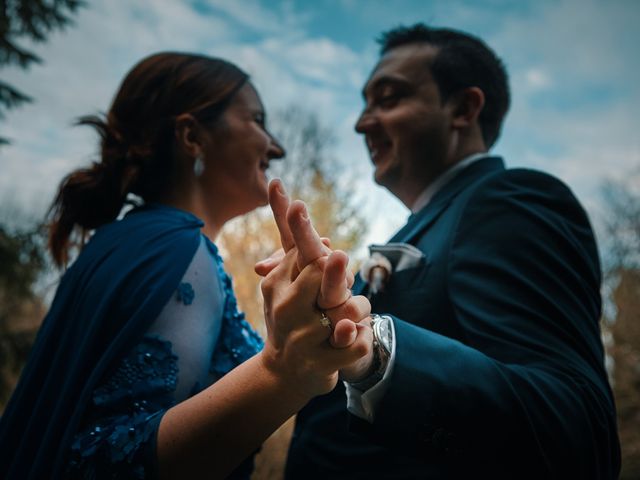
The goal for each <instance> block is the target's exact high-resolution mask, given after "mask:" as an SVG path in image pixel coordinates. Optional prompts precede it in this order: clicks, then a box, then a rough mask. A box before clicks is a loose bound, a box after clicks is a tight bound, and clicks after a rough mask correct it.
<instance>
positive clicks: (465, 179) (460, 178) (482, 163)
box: [389, 157, 504, 243]
mask: <svg viewBox="0 0 640 480" xmlns="http://www.w3.org/2000/svg"><path fill="white" fill-rule="evenodd" d="M499 170H504V162H503V161H502V159H501V158H499V157H486V158H483V159H481V160H478V161H477V162H475V163H473V164H471V165H470V166H469V167H467V168H465V169H464V170H463V171H462V172H460V173H459V174H458V175H456V176H455V177H454V178H453V179H452V180H451V181H450V182H449V183H447V184H446V185H445V186H444V187H442V189H441V190H440V191H439V192H438V193H436V195H435V196H434V197H433V199H432V200H431V201H430V202H429V203H428V204H427V205H426V206H425V207H424V208H423V209H422V210H420V211H419V212H418V213H416V214H414V215H412V216H411V217H410V218H409V221H408V222H407V224H406V225H405V226H404V227H402V228H401V229H400V230H399V231H398V232H397V233H396V234H395V235H394V236H393V237H391V239H390V240H389V242H402V243H412V242H413V241H414V240H415V238H416V237H418V236H420V235H421V234H422V232H424V231H425V230H426V229H427V228H429V226H430V225H431V224H432V223H433V222H435V220H436V219H437V218H438V217H439V216H440V214H441V213H442V212H443V211H444V210H445V209H446V208H447V207H448V206H449V204H450V203H451V201H452V200H453V199H454V198H455V197H456V196H457V195H458V193H460V192H461V191H462V190H464V188H465V187H467V186H468V185H469V184H470V183H473V182H474V181H475V180H476V179H478V178H479V177H483V176H485V175H487V174H489V173H492V172H494V171H499Z"/></svg>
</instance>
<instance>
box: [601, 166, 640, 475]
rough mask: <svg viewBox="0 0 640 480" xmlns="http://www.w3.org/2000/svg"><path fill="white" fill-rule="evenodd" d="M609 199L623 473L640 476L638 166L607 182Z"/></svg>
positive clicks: (607, 260)
mask: <svg viewBox="0 0 640 480" xmlns="http://www.w3.org/2000/svg"><path fill="white" fill-rule="evenodd" d="M604 198H605V200H606V204H607V221H606V234H607V235H606V237H605V238H606V242H605V244H604V246H605V248H604V253H603V259H604V264H605V277H606V279H607V280H606V282H607V283H608V284H609V285H612V286H613V287H612V288H610V290H611V292H612V293H611V300H612V302H613V304H614V305H615V310H616V313H615V318H614V319H613V321H610V322H609V325H608V329H609V330H610V333H611V336H612V341H611V342H610V345H609V346H608V354H609V355H610V356H611V358H612V359H613V376H612V381H613V382H612V383H613V391H614V395H615V398H616V407H617V414H618V428H619V434H620V442H621V446H622V471H621V474H620V478H621V479H622V480H625V479H629V480H631V479H636V478H640V403H639V402H638V399H640V171H636V172H632V173H631V174H630V175H627V176H626V177H625V179H624V180H619V181H613V180H610V181H608V182H606V183H605V186H604Z"/></svg>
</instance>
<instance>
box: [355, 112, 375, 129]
mask: <svg viewBox="0 0 640 480" xmlns="http://www.w3.org/2000/svg"><path fill="white" fill-rule="evenodd" d="M376 122H377V120H376V119H375V116H374V115H372V114H371V113H370V112H367V111H364V112H362V114H360V117H359V118H358V121H357V122H356V125H355V129H356V132H358V133H360V134H364V133H367V132H369V131H371V129H372V128H373V127H374V126H375V124H376Z"/></svg>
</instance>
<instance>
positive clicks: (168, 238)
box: [0, 205, 262, 478]
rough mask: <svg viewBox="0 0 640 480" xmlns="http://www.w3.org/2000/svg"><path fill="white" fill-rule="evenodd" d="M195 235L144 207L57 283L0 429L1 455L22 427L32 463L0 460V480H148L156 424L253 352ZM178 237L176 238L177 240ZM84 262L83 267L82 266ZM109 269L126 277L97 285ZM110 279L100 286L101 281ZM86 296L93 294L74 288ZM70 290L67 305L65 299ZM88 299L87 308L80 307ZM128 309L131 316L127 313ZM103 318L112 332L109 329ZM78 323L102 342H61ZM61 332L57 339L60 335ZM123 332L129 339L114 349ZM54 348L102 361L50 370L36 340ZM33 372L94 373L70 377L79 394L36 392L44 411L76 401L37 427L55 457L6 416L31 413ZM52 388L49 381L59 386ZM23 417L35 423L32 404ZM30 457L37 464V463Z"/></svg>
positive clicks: (175, 216) (210, 248)
mask: <svg viewBox="0 0 640 480" xmlns="http://www.w3.org/2000/svg"><path fill="white" fill-rule="evenodd" d="M201 225H202V223H201V222H200V221H199V220H197V219H196V218H195V217H193V216H192V215H190V214H188V213H186V212H183V211H180V210H177V209H173V208H171V207H166V206H160V205H151V206H146V207H142V208H140V209H136V210H134V211H132V212H131V213H129V214H128V215H127V216H126V217H125V218H124V219H123V220H121V221H119V222H114V223H113V224H110V225H108V226H105V227H102V228H101V229H99V230H98V231H97V232H96V234H95V235H94V237H93V238H92V240H91V241H90V242H89V244H88V245H87V246H86V247H85V249H84V250H83V252H82V254H81V255H80V257H79V258H78V261H77V262H76V263H75V264H74V265H73V266H72V267H71V268H70V269H69V271H68V272H67V273H66V274H65V276H64V278H63V281H62V282H61V285H60V287H59V290H58V292H57V294H56V299H55V300H54V303H53V305H52V309H51V312H50V313H49V314H48V315H47V318H46V319H45V322H44V323H43V328H42V329H41V330H42V331H41V333H39V336H38V339H37V340H36V345H35V346H34V354H35V355H32V358H31V359H30V361H29V364H28V365H27V368H25V375H23V377H25V378H23V379H21V381H20V384H19V386H18V388H17V389H16V394H14V398H12V400H11V402H10V404H9V406H8V407H7V411H6V412H5V415H4V416H3V418H2V423H0V447H1V448H2V450H5V441H8V440H9V435H8V433H9V432H10V431H13V434H14V435H18V436H20V435H21V434H20V433H19V429H17V428H16V424H22V426H23V427H24V428H25V430H26V433H25V434H24V438H22V439H20V438H18V439H17V440H18V442H17V443H18V444H19V445H20V447H19V448H18V450H17V453H18V455H17V457H18V458H24V459H27V458H29V456H30V455H31V456H32V458H33V457H35V460H36V461H35V465H25V464H24V463H23V462H21V461H12V460H11V459H9V458H8V457H7V456H6V455H4V454H0V455H3V456H2V457H0V460H2V462H0V467H1V469H0V474H3V475H2V478H38V476H39V475H40V474H41V473H43V472H45V471H47V469H49V470H48V471H49V472H52V471H53V472H55V474H54V475H53V476H54V477H55V476H60V475H63V476H64V477H65V478H153V477H155V476H157V471H156V468H157V459H156V454H155V451H156V444H155V440H156V434H157V430H158V426H159V423H160V420H161V418H162V416H163V414H164V413H165V412H166V411H167V410H168V409H169V408H171V407H172V406H173V405H175V404H177V403H179V402H181V401H183V400H185V399H187V398H189V397H190V396H192V395H194V394H196V393H198V392H199V391H201V390H202V389H204V388H206V387H207V386H209V385H211V384H212V383H213V382H215V381H216V380H217V379H219V378H220V377H221V376H223V375H224V374H226V373H227V372H229V371H230V370H231V369H233V368H234V367H235V366H237V365H239V364H240V363H242V362H243V361H245V360H247V359H248V358H250V357H251V356H253V355H254V354H256V353H257V352H258V351H259V350H260V349H261V348H262V340H261V339H260V337H259V336H258V335H257V334H256V333H255V332H254V331H253V330H252V328H251V327H250V325H249V324H248V323H247V322H246V321H245V319H244V315H243V314H242V313H240V312H238V309H237V304H236V299H235V296H234V294H233V289H232V284H231V279H230V277H229V276H228V275H227V274H226V273H225V271H224V269H223V266H222V259H221V258H220V255H219V254H218V250H217V248H216V246H215V245H214V244H213V243H211V242H210V241H209V240H208V239H207V238H206V237H204V236H203V235H201V234H200V233H199V228H200V226H201ZM177 231H181V232H182V233H180V234H178V235H176V234H175V232H177ZM112 242H115V244H114V243H112ZM134 245H135V246H134ZM142 247H146V249H145V251H147V252H148V251H149V250H152V251H153V250H157V252H156V254H153V255H151V257H146V256H143V258H140V255H139V252H140V249H141V248H142ZM194 247H195V252H194ZM182 249H186V250H187V254H184V253H183V252H182ZM127 250H131V251H130V252H129V253H127ZM136 252H138V253H136ZM188 252H190V258H189V255H188ZM166 255H169V256H170V257H171V258H172V259H173V261H170V262H167V261H166V258H165V259H164V260H163V261H162V262H161V263H163V264H164V266H165V267H167V270H168V271H164V272H163V271H162V270H161V269H159V268H157V265H156V263H157V260H158V258H159V257H160V256H166ZM86 257H91V258H92V261H88V262H87V261H85V258H86ZM94 257H97V260H96V258H94ZM152 259H156V262H153V261H152ZM187 260H188V261H187ZM174 262H177V263H178V265H174ZM114 263H115V265H120V266H121V268H122V270H124V272H125V274H120V275H116V276H115V277H111V276H110V275H108V273H113V269H112V267H113V264H114ZM105 265H107V266H109V267H108V268H107V270H108V272H106V273H105V272H103V271H102V270H104V268H105ZM152 265H153V267H152ZM169 265H171V267H169ZM68 277H71V278H68ZM95 277H98V278H99V279H100V280H102V281H103V282H102V284H101V283H100V282H98V281H96V278H95ZM131 277H133V279H132V278H131ZM109 278H111V280H110V281H109V282H104V280H108V279H109ZM136 280H142V281H143V282H144V284H139V283H138V282H136ZM85 285H90V286H92V287H93V288H83V287H84V286H85ZM170 287H172V288H170ZM96 288H97V289H98V292H99V294H96ZM130 290H133V292H132V291H130ZM74 291H75V292H76V293H75V294H70V293H69V292H74ZM158 291H161V292H166V293H164V295H163V294H161V293H158ZM87 295H88V296H89V297H90V298H83V297H86V296H87ZM60 297H63V299H64V301H63V299H61V298H60ZM148 297H153V299H154V301H155V303H156V306H155V307H153V308H152V307H151V306H150V305H149V306H147V307H146V308H145V305H147V304H148V303H149V302H146V301H145V299H148ZM61 302H62V303H64V304H65V305H64V308H62V307H61V306H60V303H61ZM136 303H138V304H139V305H141V307H138V308H136V306H135V304H136ZM70 310H71V311H74V313H76V315H73V316H72V318H74V319H75V321H74V323H73V324H71V322H69V321H68V320H64V319H65V318H66V319H68V318H70V316H69V311H70ZM141 310H142V311H143V313H142V314H141ZM61 311H62V312H65V313H64V314H61V313H60V312H61ZM83 313H84V314H83ZM127 316H128V317H129V318H124V317H127ZM98 317H101V318H98ZM114 318H116V319H117V320H118V321H117V322H115V323H118V324H120V325H121V328H120V329H115V328H111V325H110V324H111V323H112V322H113V320H114ZM78 319H80V320H81V321H80V322H78ZM85 319H87V320H86V323H85V325H84V326H85V328H88V329H89V330H90V331H96V332H100V333H101V334H105V333H107V332H109V333H110V337H106V338H102V339H101V335H91V334H89V335H86V334H81V335H80V338H79V339H78V338H75V340H79V341H69V338H67V337H69V336H71V337H77V336H78V335H79V331H83V330H84V329H83V328H78V327H77V324H78V323H80V324H81V325H82V323H83V321H84V320H85ZM52 323H53V324H55V325H53V327H52V325H51V324H52ZM65 324H66V325H65ZM52 329H53V330H55V331H56V332H58V333H57V335H56V336H55V337H54V336H52V335H51V332H50V331H49V330H52ZM60 330H63V331H64V332H63V333H62V334H61V333H60V332H59V331H60ZM123 330H124V331H125V332H126V333H127V335H126V336H128V337H129V338H123V337H124V335H123ZM41 337H42V338H41ZM60 337H64V339H63V340H64V341H63V342H62V344H65V343H66V344H70V345H75V346H76V348H77V349H78V350H80V351H83V350H93V349H94V348H97V349H98V350H99V351H100V352H101V353H99V354H98V355H95V354H89V355H84V354H82V353H80V354H76V355H72V356H71V357H69V358H65V361H64V362H60V361H56V360H57V359H56V358H54V359H53V362H51V358H47V355H42V354H40V355H39V353H41V351H42V350H46V346H45V345H43V342H44V341H47V339H48V340H49V341H51V340H52V339H53V338H57V339H60ZM86 337H89V338H86ZM109 338H110V339H111V340H109ZM116 345H117V347H116ZM47 352H48V353H51V352H54V356H55V355H57V354H58V353H59V352H55V351H52V350H47ZM34 362H40V363H42V362H45V363H52V367H51V368H50V370H52V369H54V368H55V369H59V368H61V367H62V368H65V370H66V371H72V372H73V371H75V369H76V367H77V366H76V365H74V363H75V362H89V363H93V371H88V372H87V373H85V374H84V375H82V376H81V378H79V376H78V375H75V376H74V375H72V376H71V377H72V379H76V381H80V382H83V386H80V385H75V386H74V385H71V388H67V389H65V388H64V387H63V388H61V390H62V391H61V392H60V393H58V394H57V395H56V394H54V393H53V392H48V391H46V388H45V389H44V392H42V393H43V394H44V395H45V396H50V397H52V401H53V402H54V404H57V403H61V399H60V395H62V394H64V395H65V397H66V396H71V397H72V399H75V402H76V405H77V406H76V408H75V409H72V410H71V409H70V407H69V406H68V405H67V410H68V411H70V412H71V415H70V418H69V419H68V422H66V423H68V425H67V426H66V427H65V426H61V425H59V424H60V422H59V421H57V420H52V421H51V422H50V423H51V425H47V426H46V427H45V428H44V431H43V432H42V437H43V438H51V436H50V435H47V433H48V431H50V430H52V429H54V430H55V429H57V431H58V435H59V438H60V439H61V440H62V441H61V442H59V443H56V444H55V446H54V445H52V444H48V445H47V444H46V443H45V441H41V442H39V443H38V441H37V440H36V439H34V438H31V437H32V436H33V435H34V429H33V428H32V427H33V425H32V423H33V422H30V421H29V417H30V414H29V410H25V408H19V407H20V406H19V405H18V406H16V405H15V404H16V400H14V399H15V398H22V399H26V401H28V402H29V401H30V402H31V403H33V400H32V399H29V398H28V395H25V393H24V392H25V391H28V390H29V389H30V388H33V386H32V385H31V384H33V383H41V384H42V382H43V380H44V383H45V385H46V384H47V383H48V382H47V381H46V377H47V376H48V375H49V376H50V375H51V373H50V372H47V371H46V370H47V369H46V368H43V366H42V365H39V366H38V368H35V369H34V367H33V365H32V364H33V363H34ZM34 370H35V371H34ZM96 370H98V371H99V372H100V374H99V375H96V374H95V371H96ZM58 373H60V372H58ZM54 376H57V375H55V374H54ZM63 377H64V376H60V378H59V380H61V381H62V383H66V382H65V380H64V378H63ZM65 390H67V391H65ZM41 395H42V394H41ZM36 403H37V402H36ZM62 403H67V402H65V401H62ZM41 404H42V402H40V405H41ZM31 407H32V408H35V409H36V410H35V411H36V412H38V410H37V409H38V408H39V405H37V404H36V405H31ZM54 410H55V409H54ZM58 410H62V408H60V407H58ZM31 412H33V410H32V411H31ZM5 417H6V419H7V421H5ZM63 423H64V422H63ZM5 424H7V425H5ZM25 424H26V427H25ZM36 433H37V432H36ZM13 444H14V445H15V444H16V439H15V438H14V442H13ZM6 445H9V443H7V444H6ZM5 451H6V450H5ZM43 451H44V452H47V451H54V452H55V455H46V454H45V455H43V454H42V452H43ZM39 457H42V458H43V459H42V460H41V461H38V458H39ZM48 458H50V459H49V460H47V459H48ZM50 462H53V463H50ZM251 469H252V458H250V459H247V461H246V462H245V463H243V464H242V465H241V466H240V467H239V468H238V469H237V470H236V471H235V472H234V474H233V477H234V478H247V477H248V476H249V474H250V472H251ZM47 477H51V474H47Z"/></svg>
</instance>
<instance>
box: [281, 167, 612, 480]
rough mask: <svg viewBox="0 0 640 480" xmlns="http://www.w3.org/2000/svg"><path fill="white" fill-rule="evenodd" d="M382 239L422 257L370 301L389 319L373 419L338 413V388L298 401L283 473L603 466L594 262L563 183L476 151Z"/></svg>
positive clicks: (482, 473) (374, 474) (608, 411)
mask: <svg viewBox="0 0 640 480" xmlns="http://www.w3.org/2000/svg"><path fill="white" fill-rule="evenodd" d="M391 241H393V242H404V243H410V244H413V245H415V246H416V247H417V248H419V249H420V250H421V251H422V252H423V253H424V255H425V257H426V262H425V264H424V265H422V266H420V267H417V268H412V269H409V270H404V271H401V272H397V273H395V274H393V275H392V276H391V279H390V281H389V283H388V284H387V286H386V288H385V290H384V292H382V293H380V294H378V295H375V296H374V297H373V298H372V307H373V311H374V312H376V313H387V314H391V315H392V316H393V317H394V325H395V332H396V359H395V367H394V371H393V374H392V377H391V381H390V385H389V388H388V390H387V392H386V394H385V396H384V398H383V400H382V402H381V404H380V405H379V406H378V408H377V410H376V416H375V420H374V423H373V424H369V423H367V422H365V421H363V420H360V419H358V418H356V417H353V416H350V415H349V414H348V413H347V411H346V398H345V393H344V387H343V386H342V385H339V386H338V388H336V389H335V390H334V391H333V392H332V393H330V394H328V395H325V396H323V397H319V398H317V399H315V400H313V401H312V402H311V403H309V405H308V406H307V407H305V409H303V411H302V412H300V414H299V415H298V420H297V423H296V428H295V433H294V437H293V440H292V445H291V448H290V452H289V460H288V464H287V477H288V478H294V479H298V478H351V479H353V478H369V479H370V478H394V479H395V478H511V479H513V478H519V479H521V478H537V479H542V478H544V479H548V478H562V479H566V478H581V479H582V478H616V477H617V473H618V470H619V443H618V437H617V432H616V420H615V408H614V402H613V397H612V394H611V390H610V388H609V385H608V382H607V377H606V373H605V370H604V366H603V357H604V354H603V348H602V343H601V340H600V329H599V325H598V322H599V319H600V309H601V300H600V267H599V259H598V253H597V249H596V244H595V240H594V237H593V233H592V230H591V227H590V224H589V221H588V218H587V216H586V214H585V212H584V211H583V209H582V208H581V206H580V205H579V203H578V201H577V200H576V199H575V197H574V196H573V195H572V193H571V192H570V191H569V189H568V188H567V187H566V186H565V185H564V184H562V183H561V182H560V181H558V180H557V179H555V178H553V177H551V176H549V175H546V174H543V173H540V172H536V171H532V170H523V169H514V170H505V168H504V165H503V163H502V160H501V159H499V158H491V157H488V158H485V159H482V160H479V161H478V162H476V163H474V164H472V165H471V166H470V167H468V168H466V169H465V170H463V171H462V172H461V173H460V174H459V175H458V176H457V177H455V178H454V179H453V180H452V181H451V182H450V183H449V184H447V185H446V186H445V187H444V188H443V189H442V190H441V191H439V192H438V193H437V194H436V196H435V197H434V198H433V199H432V201H431V202H430V203H429V204H428V205H427V206H426V207H425V208H424V209H423V210H422V211H420V212H419V213H418V214H416V215H413V216H412V218H411V219H410V220H409V222H408V223H407V224H406V225H405V226H404V227H403V228H402V229H401V230H400V231H399V232H398V233H397V234H396V235H395V236H394V237H393V238H392V239H391ZM363 288H364V287H363V285H362V284H361V282H359V283H358V284H356V286H355V290H356V293H360V292H361V291H362V290H363Z"/></svg>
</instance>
